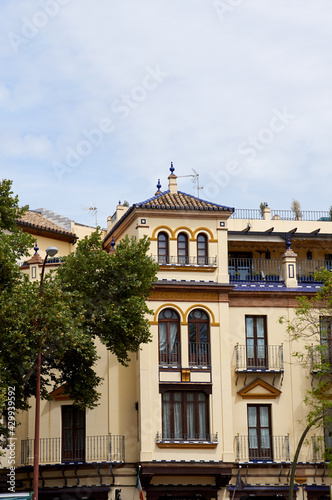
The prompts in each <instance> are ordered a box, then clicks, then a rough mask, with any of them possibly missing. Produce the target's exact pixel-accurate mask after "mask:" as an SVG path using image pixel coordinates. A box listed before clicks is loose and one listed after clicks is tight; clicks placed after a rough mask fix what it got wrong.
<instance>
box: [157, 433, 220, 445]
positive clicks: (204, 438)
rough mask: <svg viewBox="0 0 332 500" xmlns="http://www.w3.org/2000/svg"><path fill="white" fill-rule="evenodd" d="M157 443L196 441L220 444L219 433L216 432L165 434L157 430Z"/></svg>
mask: <svg viewBox="0 0 332 500" xmlns="http://www.w3.org/2000/svg"><path fill="white" fill-rule="evenodd" d="M156 442H157V443H177V442H180V443H183V442H194V443H214V444H218V433H216V434H207V433H203V434H183V433H178V434H163V433H161V432H157V438H156Z"/></svg>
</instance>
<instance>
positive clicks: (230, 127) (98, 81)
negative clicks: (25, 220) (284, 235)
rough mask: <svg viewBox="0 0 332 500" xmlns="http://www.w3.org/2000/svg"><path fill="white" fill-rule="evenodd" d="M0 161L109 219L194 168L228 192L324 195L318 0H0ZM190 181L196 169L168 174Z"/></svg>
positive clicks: (209, 195) (209, 188) (329, 74)
mask: <svg viewBox="0 0 332 500" xmlns="http://www.w3.org/2000/svg"><path fill="white" fill-rule="evenodd" d="M1 7H2V13H1V19H0V29H1V36H2V43H1V44H0V57H1V65H0V72H1V73H0V120H1V135H0V151H1V176H2V178H9V179H12V180H13V189H14V191H15V193H17V194H18V195H19V199H20V201H21V203H22V204H23V203H24V204H26V203H27V204H29V206H30V208H39V207H45V208H48V209H50V210H53V211H55V212H58V213H60V214H63V215H66V216H68V217H70V218H73V219H75V220H76V221H78V222H81V223H85V224H92V225H93V224H94V218H93V217H91V214H90V213H89V211H88V210H86V208H88V207H90V206H91V205H95V206H96V207H97V208H98V223H99V224H100V225H102V226H103V227H105V225H106V219H107V216H108V215H111V214H112V213H113V212H114V209H115V206H116V204H117V202H118V201H119V200H121V201H123V200H128V201H129V202H130V204H132V203H135V202H138V201H142V200H144V199H146V198H149V197H151V196H153V195H154V193H155V191H156V184H157V180H158V178H160V179H161V184H162V189H167V176H168V175H169V166H170V162H171V161H173V163H174V166H175V169H176V170H175V173H176V174H177V175H178V176H185V175H190V174H193V169H194V170H195V171H196V172H198V173H199V181H200V185H201V186H203V189H202V190H201V191H200V197H201V198H203V199H209V200H211V201H214V202H216V203H220V204H224V205H228V206H234V207H236V208H258V207H259V204H260V202H261V201H266V202H268V203H269V206H270V207H271V208H272V209H289V208H290V205H291V203H292V200H293V199H297V200H299V201H300V203H301V207H302V209H304V210H329V207H330V205H331V204H332V197H331V195H330V192H331V183H332V169H331V166H332V161H331V160H332V151H331V135H332V134H331V132H332V130H331V128H332V127H331V122H332V110H331V103H332V81H331V80H332V64H331V59H332V50H331V47H332V30H331V25H332V3H331V2H330V1H329V0H324V1H322V0H315V2H313V1H312V0H294V1H292V2H290V1H289V0H268V1H264V2H262V0H181V1H179V0H158V1H156V0H140V1H137V0H121V1H118V2H115V1H113V2H111V1H110V0H94V1H92V0H89V1H88V0H37V1H35V0H16V1H15V2H13V1H12V0H2V3H1ZM178 185H179V188H180V189H181V190H182V191H185V192H188V193H191V194H193V195H196V194H197V191H196V190H195V185H194V184H193V182H192V178H190V177H184V178H181V179H179V181H178Z"/></svg>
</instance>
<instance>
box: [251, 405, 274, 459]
mask: <svg viewBox="0 0 332 500" xmlns="http://www.w3.org/2000/svg"><path fill="white" fill-rule="evenodd" d="M271 439H272V434H271V406H270V405H248V441H249V443H248V446H249V460H272V459H273V457H272V445H271Z"/></svg>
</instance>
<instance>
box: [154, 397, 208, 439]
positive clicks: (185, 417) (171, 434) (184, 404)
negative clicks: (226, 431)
mask: <svg viewBox="0 0 332 500" xmlns="http://www.w3.org/2000/svg"><path fill="white" fill-rule="evenodd" d="M179 395H180V396H181V399H177V400H175V397H176V396H179ZM189 395H192V396H193V401H190V400H189V399H188V396H189ZM200 396H203V397H204V400H203V399H201V400H200V399H199V398H200ZM166 397H169V399H166ZM166 403H168V404H169V411H168V414H169V417H170V426H169V428H170V431H167V429H166V422H165V415H166V413H167V411H166V408H165V405H166ZM174 403H180V404H178V408H180V409H181V415H180V417H181V432H180V433H176V432H175V427H176V425H175V419H176V415H175V411H174V408H175V404H174ZM191 403H193V405H192V404H191ZM161 404H162V436H163V439H164V440H171V441H202V440H204V441H209V440H210V430H209V429H210V417H209V413H210V408H209V405H210V398H209V395H208V394H207V393H206V392H204V391H201V390H190V391H188V390H168V391H165V392H162V394H161ZM203 405H204V407H205V408H204V409H203V411H202V413H203V414H204V424H205V428H204V430H203V432H200V429H199V427H200V407H202V406H203ZM192 406H193V408H194V413H193V414H192V413H191V410H190V409H189V408H190V407H192ZM193 415H194V422H193V425H194V432H193V433H192V432H190V429H188V427H189V425H190V423H188V421H189V422H190V416H193ZM167 427H168V425H167Z"/></svg>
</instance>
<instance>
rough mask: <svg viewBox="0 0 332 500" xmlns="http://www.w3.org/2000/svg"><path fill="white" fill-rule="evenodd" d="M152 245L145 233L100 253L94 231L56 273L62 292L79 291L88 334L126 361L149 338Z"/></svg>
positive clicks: (153, 268)
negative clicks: (148, 253) (113, 251)
mask: <svg viewBox="0 0 332 500" xmlns="http://www.w3.org/2000/svg"><path fill="white" fill-rule="evenodd" d="M148 249H149V241H148V239H147V238H146V237H145V238H143V239H141V240H140V241H138V242H137V241H136V239H135V238H134V237H133V238H131V239H129V238H128V237H125V238H124V239H123V240H122V241H121V243H120V244H119V245H118V247H117V251H116V253H115V254H113V255H110V254H108V253H106V252H104V251H102V240H101V237H100V234H99V233H98V232H95V233H94V234H92V235H91V237H89V238H87V237H86V238H84V239H83V240H82V241H80V242H79V243H78V246H77V250H76V252H75V254H71V255H69V256H68V257H66V258H65V262H64V264H63V265H62V266H61V267H60V269H59V270H58V273H57V276H56V280H57V281H59V283H61V286H62V287H63V289H64V290H66V291H69V292H73V291H77V292H78V293H79V294H80V295H81V297H82V300H83V303H84V309H85V311H86V320H85V324H86V326H87V328H88V329H89V332H90V333H91V334H92V335H95V336H97V337H99V339H100V340H101V341H102V342H103V343H104V344H105V345H106V347H107V348H108V349H109V350H110V351H111V352H113V353H114V354H115V355H116V356H117V358H118V360H119V361H120V362H121V363H123V364H125V365H126V364H127V363H128V361H129V353H130V352H136V351H137V350H138V349H139V346H140V344H141V343H145V342H148V341H149V340H150V333H149V322H148V319H147V315H148V314H151V311H150V310H149V309H148V307H147V305H146V299H147V297H148V295H149V293H150V288H151V285H152V283H153V281H155V279H156V272H157V270H158V264H156V263H155V262H153V261H152V259H151V258H150V257H149V256H148V255H147V251H148Z"/></svg>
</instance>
